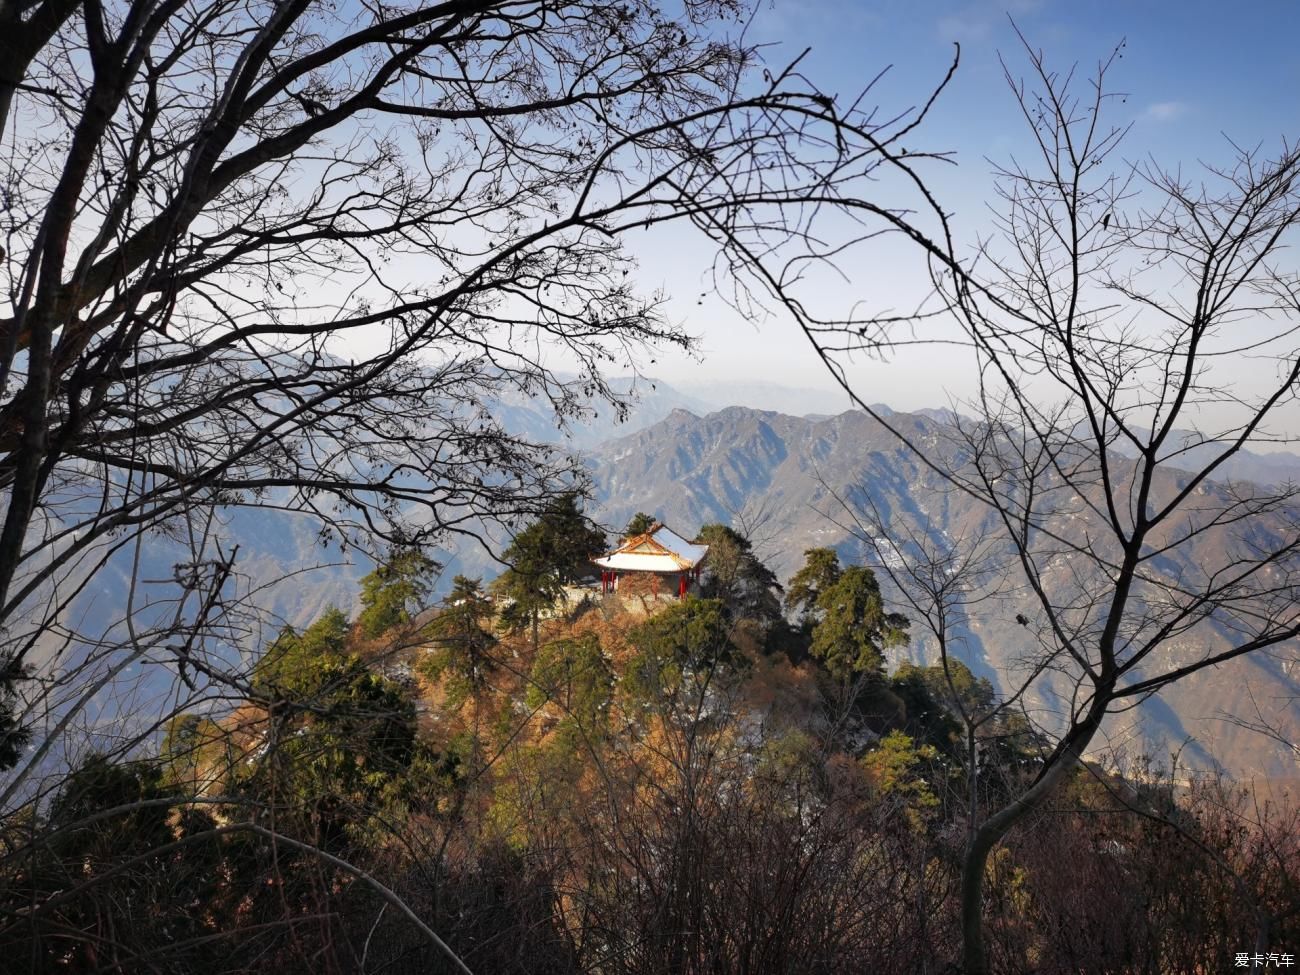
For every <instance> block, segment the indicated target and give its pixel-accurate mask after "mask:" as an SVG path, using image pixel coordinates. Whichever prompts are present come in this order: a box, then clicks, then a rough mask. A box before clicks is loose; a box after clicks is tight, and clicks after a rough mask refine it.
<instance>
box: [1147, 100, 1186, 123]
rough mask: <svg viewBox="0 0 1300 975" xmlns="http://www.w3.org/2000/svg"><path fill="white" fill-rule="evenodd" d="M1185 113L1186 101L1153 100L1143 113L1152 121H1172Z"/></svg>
mask: <svg viewBox="0 0 1300 975" xmlns="http://www.w3.org/2000/svg"><path fill="white" fill-rule="evenodd" d="M1186 114H1187V103H1186V102H1154V103H1152V104H1150V105H1148V106H1147V110H1146V112H1145V113H1144V115H1145V117H1146V118H1149V119H1151V121H1153V122H1172V121H1173V120H1174V119H1176V118H1181V117H1182V116H1184V115H1186Z"/></svg>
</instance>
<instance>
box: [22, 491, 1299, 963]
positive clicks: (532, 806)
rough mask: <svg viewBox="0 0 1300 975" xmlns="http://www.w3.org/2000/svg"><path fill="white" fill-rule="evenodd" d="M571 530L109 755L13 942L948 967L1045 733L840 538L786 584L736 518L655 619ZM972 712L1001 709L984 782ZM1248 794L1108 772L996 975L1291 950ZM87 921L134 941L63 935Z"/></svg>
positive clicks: (1042, 874)
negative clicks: (996, 831)
mask: <svg viewBox="0 0 1300 975" xmlns="http://www.w3.org/2000/svg"><path fill="white" fill-rule="evenodd" d="M567 504H569V505H571V504H572V502H571V501H570V502H567ZM573 510H574V509H573V508H572V507H568V508H566V507H565V506H564V505H561V506H560V507H558V508H556V509H554V511H553V512H552V513H551V514H548V515H546V516H544V517H543V518H542V519H541V520H540V521H539V522H537V523H535V524H534V525H533V526H532V527H530V528H529V530H528V531H526V532H524V533H522V534H521V536H520V538H521V539H534V538H535V541H521V542H519V543H518V544H517V545H516V547H515V549H514V550H513V551H512V552H511V553H508V554H509V555H510V556H511V557H512V559H513V561H514V568H513V569H512V570H511V572H510V573H507V574H506V575H505V576H503V577H502V578H501V579H499V580H498V581H497V582H496V583H495V584H493V585H489V586H484V585H483V584H482V583H481V582H480V580H478V579H471V578H465V577H463V576H461V577H457V578H456V579H455V581H454V585H453V587H452V588H451V590H450V592H449V593H448V594H447V595H446V596H445V597H444V598H442V599H440V600H437V601H436V602H434V604H433V605H432V606H430V608H428V609H427V610H425V609H422V607H423V606H424V605H425V604H426V603H428V602H430V601H431V600H432V599H433V597H432V589H431V586H432V582H433V579H434V576H435V571H436V570H435V566H434V565H433V564H432V563H431V562H429V561H428V560H427V559H425V558H423V557H422V556H419V555H417V554H415V553H399V554H395V555H394V557H393V558H392V559H391V560H390V561H389V562H387V563H385V564H384V565H381V566H380V567H379V568H378V569H377V570H376V571H374V572H373V573H371V574H370V575H368V576H367V577H366V578H365V579H364V580H362V586H361V589H360V593H359V601H358V607H359V611H358V613H357V615H356V616H355V618H349V615H348V614H347V613H345V612H342V611H340V610H338V609H334V608H331V609H329V610H327V611H326V612H324V613H322V614H321V615H320V616H319V617H318V618H317V619H316V620H314V621H313V622H312V623H311V624H310V625H309V626H306V627H304V628H302V629H296V628H292V627H285V628H284V629H283V630H282V631H281V632H280V633H279V634H278V635H277V636H275V637H274V639H272V640H270V641H269V642H268V644H267V645H266V647H265V648H264V652H263V654H262V656H261V659H260V661H259V662H258V663H257V665H256V667H255V668H254V669H253V671H252V676H251V682H250V684H249V686H248V692H247V694H248V696H247V699H246V700H244V701H243V702H237V703H235V706H233V707H227V708H225V709H224V710H213V709H209V710H205V711H191V710H186V711H180V712H178V713H176V714H175V715H174V716H173V717H171V718H170V719H169V721H168V722H167V724H166V727H165V729H164V734H163V736H162V738H161V739H160V741H159V744H158V747H157V748H156V749H153V750H145V751H144V752H138V753H136V754H135V755H133V756H132V757H130V758H122V757H118V758H110V757H102V756H88V757H86V758H85V759H84V760H83V761H82V762H81V763H80V766H79V767H78V768H77V769H76V771H75V772H74V773H73V774H72V775H71V776H70V777H69V778H68V779H67V781H66V782H65V783H64V784H63V786H62V787H61V789H60V791H59V793H58V794H57V795H56V796H54V797H53V800H52V802H51V803H50V805H49V807H48V811H47V812H44V813H42V814H41V816H42V819H43V820H46V821H45V822H43V823H42V826H43V827H44V830H43V836H45V837H47V838H46V839H43V840H42V841H41V842H39V843H32V842H30V841H29V840H27V839H25V834H24V832H23V830H22V829H21V828H20V827H19V824H11V828H10V829H8V830H7V831H6V833H5V838H4V841H5V847H6V851H7V855H6V857H5V860H4V864H5V865H4V875H3V880H4V883H3V889H4V894H3V895H2V896H3V905H2V909H3V912H4V916H5V917H6V918H8V921H7V923H5V924H4V925H3V926H2V927H0V943H2V944H3V949H4V951H5V952H6V954H8V955H9V956H10V957H23V958H28V959H31V960H32V965H33V970H42V971H44V970H50V971H55V970H64V969H68V970H79V971H84V970H93V969H95V968H98V967H105V966H107V967H110V968H112V967H115V966H116V967H123V966H125V967H138V968H139V969H141V970H159V971H161V970H166V971H186V972H195V973H199V972H214V973H215V972H226V971H236V970H240V971H242V970H252V969H254V968H257V969H262V970H270V969H274V968H281V969H295V970H297V969H302V968H304V967H311V968H312V969H313V970H315V971H340V972H343V971H355V970H362V971H385V972H397V973H403V972H410V973H415V972H422V973H423V972H441V971H448V972H450V971H464V970H466V968H468V970H470V971H474V972H503V973H508V972H517V973H521V975H523V973H557V975H559V973H579V972H584V973H585V972H590V973H610V975H614V973H627V975H632V973H645V975H650V973H658V972H663V971H665V970H671V971H678V972H700V973H703V972H737V973H739V972H765V973H767V972H770V973H782V972H785V973H791V975H793V973H796V972H809V971H812V972H824V973H832V972H842V971H848V970H858V971H872V972H881V973H892V972H897V973H904V972H906V973H911V972H915V971H919V970H937V969H938V968H940V967H941V965H942V963H943V959H944V958H946V957H948V956H950V955H951V954H952V953H953V952H954V951H955V950H957V947H956V944H955V943H954V941H953V932H954V931H955V928H956V911H957V886H958V883H957V880H958V865H959V861H960V856H959V853H960V850H961V847H962V845H963V842H964V827H963V824H964V823H965V822H966V821H967V819H968V817H969V814H970V810H971V808H972V807H974V808H983V807H985V806H986V805H991V804H995V803H997V802H999V801H1002V800H1003V799H1004V797H1005V796H1006V795H1009V794H1014V792H1015V790H1017V789H1018V788H1022V787H1023V784H1024V783H1025V782H1027V781H1029V780H1031V779H1032V778H1033V777H1034V776H1035V775H1036V774H1037V773H1038V770H1039V766H1040V761H1041V758H1042V756H1043V755H1044V754H1045V751H1044V750H1045V749H1046V748H1047V747H1048V743H1047V741H1046V739H1044V738H1043V737H1042V736H1041V735H1040V734H1039V733H1038V732H1036V731H1035V729H1034V726H1033V722H1031V721H1029V720H1027V717H1026V715H1025V713H1024V712H1023V711H1022V710H1020V709H1017V708H1014V707H1012V708H1009V709H1000V707H999V704H1000V702H999V701H998V697H997V691H996V690H995V688H994V687H993V686H992V685H991V684H990V682H989V681H988V680H986V679H984V678H981V677H978V676H977V675H976V674H974V673H972V672H971V671H970V670H968V669H967V668H965V667H964V666H963V665H961V664H960V663H958V662H956V661H953V662H950V663H949V665H948V667H947V668H946V669H945V668H944V667H942V666H928V667H925V666H916V665H913V664H910V663H906V662H904V663H898V664H895V663H892V662H891V660H890V658H896V657H897V653H896V652H897V651H898V650H899V649H900V648H903V647H905V646H906V645H907V642H908V640H909V630H910V621H909V620H908V619H907V618H906V617H905V616H903V615H901V614H899V613H897V612H896V611H895V608H893V607H891V606H890V605H889V604H888V602H887V601H886V600H885V599H884V598H883V597H882V594H881V592H880V588H879V586H878V583H877V580H876V578H875V576H874V574H873V573H872V572H871V571H870V570H869V569H866V568H863V567H861V566H857V565H852V564H848V563H843V562H841V561H840V559H839V558H838V557H837V555H836V553H835V552H834V550H832V549H829V548H814V549H812V550H809V551H808V552H806V553H801V556H802V557H801V565H800V566H799V568H798V571H796V572H795V573H794V574H793V577H792V578H791V579H790V582H789V585H787V586H785V587H781V586H780V585H778V584H777V581H776V577H775V575H774V574H773V573H772V572H771V570H770V569H769V568H768V567H767V566H766V565H764V564H763V562H762V560H761V559H760V558H759V557H758V556H757V555H756V554H755V552H754V550H753V548H752V546H751V545H750V544H749V542H748V541H747V540H746V539H744V538H743V537H742V536H740V535H738V534H736V533H735V532H733V531H731V530H730V529H728V528H725V527H724V526H721V525H716V524H715V525H711V526H705V527H704V529H703V530H702V531H701V533H700V537H701V539H702V540H706V541H707V542H708V543H709V544H710V550H709V559H710V561H709V563H708V565H709V571H708V572H707V573H706V574H705V576H704V578H703V580H702V581H701V584H700V586H699V588H698V590H696V591H692V593H691V594H689V595H687V596H686V597H685V598H683V599H680V600H679V599H676V598H671V597H670V598H665V599H662V600H658V599H652V600H647V599H646V598H644V597H636V596H630V595H628V596H625V595H622V594H620V593H602V592H601V591H600V590H599V589H596V588H592V589H585V590H584V589H582V588H581V587H576V588H575V587H574V585H573V584H572V582H573V580H575V579H576V578H578V577H580V576H581V575H583V574H585V572H586V568H585V566H584V564H583V562H584V559H583V556H582V554H581V553H582V552H583V551H584V548H583V546H584V545H588V546H589V545H590V544H592V541H593V538H592V537H591V536H590V535H589V534H584V533H587V532H588V531H589V530H588V529H586V528H584V527H583V525H582V522H581V520H576V521H575V520H574V518H573V517H572V512H573ZM645 523H646V522H645V521H641V522H639V524H640V525H641V526H644V524H645ZM596 537H597V538H598V536H596ZM538 552H548V553H551V554H550V555H549V556H547V557H545V558H542V557H539V556H538V555H537V554H536V553H538ZM530 553H531V554H530ZM566 586H567V588H566ZM562 593H567V595H564V594H562ZM961 715H988V716H989V717H990V720H989V721H988V723H986V724H984V725H982V726H981V728H980V731H979V735H978V742H977V743H976V747H977V748H978V751H979V756H980V761H979V763H978V766H977V769H978V772H977V777H975V775H974V774H973V773H972V770H971V767H970V766H969V765H967V764H965V762H964V755H965V750H966V747H967V743H966V742H965V741H964V739H963V727H964V725H963V721H962V720H961V718H960V716H961ZM177 794H182V795H188V796H190V797H191V798H190V799H188V800H186V801H183V802H177V801H176V800H175V799H174V798H173V797H174V796H175V795H177ZM1250 802H1251V799H1250V796H1249V794H1248V793H1246V792H1242V791H1238V790H1237V788H1236V787H1235V786H1233V785H1232V784H1231V783H1229V782H1226V781H1220V780H1216V779H1214V778H1212V777H1211V778H1206V779H1198V780H1196V781H1195V782H1194V783H1193V784H1192V786H1191V787H1190V788H1178V787H1176V786H1175V784H1174V783H1172V782H1170V781H1167V780H1165V779H1162V778H1161V776H1160V774H1159V771H1158V770H1157V769H1154V768H1151V767H1148V766H1146V765H1144V764H1143V763H1142V762H1141V761H1133V762H1131V763H1129V764H1127V765H1125V766H1124V767H1118V766H1114V765H1109V766H1106V765H1101V764H1095V763H1093V764H1088V765H1085V766H1083V767H1081V768H1079V769H1078V770H1077V771H1076V772H1075V773H1074V774H1073V775H1072V777H1071V779H1070V782H1069V784H1068V785H1067V786H1066V787H1065V788H1063V789H1062V790H1061V792H1060V794H1059V796H1058V797H1057V798H1056V800H1055V801H1054V802H1053V803H1052V804H1051V805H1050V806H1049V807H1048V808H1045V809H1042V810H1040V811H1039V812H1038V813H1036V814H1035V816H1034V818H1033V820H1032V822H1031V824H1030V826H1029V828H1027V829H1025V830H1022V831H1020V832H1019V833H1018V834H1017V836H1016V838H1015V840H1014V841H1013V842H1009V843H1008V844H1006V845H1005V846H1004V847H1003V848H1002V849H1001V850H1000V851H999V854H998V856H997V858H996V859H995V861H994V863H993V866H992V868H991V871H990V874H989V878H988V891H989V893H988V896H989V901H990V907H989V915H988V918H989V921H988V923H989V945H990V953H991V957H992V958H993V959H994V963H995V964H996V966H997V969H998V970H999V971H1008V972H1012V971H1016V972H1018V971H1026V972H1028V971H1067V970H1076V969H1078V967H1079V966H1080V965H1081V964H1085V965H1086V966H1089V970H1103V969H1106V970H1138V971H1141V970H1148V971H1162V972H1188V973H1191V972H1197V971H1203V970H1205V969H1207V968H1213V967H1214V966H1215V965H1217V964H1218V962H1219V960H1220V959H1222V958H1223V957H1225V956H1230V955H1231V953H1232V952H1233V951H1234V950H1235V949H1236V948H1237V947H1239V946H1240V942H1241V932H1242V931H1249V930H1252V929H1253V928H1254V926H1256V925H1258V924H1259V923H1260V918H1261V917H1266V918H1268V919H1270V920H1269V923H1270V924H1271V925H1272V927H1271V933H1272V936H1273V937H1275V938H1277V939H1279V940H1285V939H1287V938H1290V937H1293V936H1294V934H1295V933H1296V928H1295V924H1296V919H1297V917H1300V890H1296V889H1294V888H1293V887H1292V886H1291V885H1290V882H1289V879H1287V878H1291V877H1294V876H1295V875H1296V870H1297V869H1298V868H1300V842H1298V841H1297V837H1300V818H1297V817H1300V809H1297V808H1295V807H1293V806H1291V805H1289V804H1283V805H1281V806H1277V807H1272V808H1268V809H1266V810H1265V812H1264V813H1263V815H1262V818H1261V816H1260V815H1259V810H1258V808H1257V807H1252V806H1251V804H1250ZM264 840H265V841H266V842H262V841H264ZM1067 878H1068V882H1065V883H1063V881H1065V880H1067ZM1280 881H1281V882H1280ZM1080 884H1082V885H1085V888H1086V889H1087V891H1088V897H1087V900H1086V904H1083V905H1081V904H1080V901H1079V899H1078V896H1077V891H1078V890H1079V889H1080V888H1079V885H1080ZM30 903H41V904H42V909H41V910H40V911H39V912H35V913H28V912H27V911H26V909H25V905H27V904H30ZM413 919H418V921H415V920H413ZM85 930H91V931H96V932H104V934H102V935H98V936H97V937H95V938H94V939H93V940H81V939H78V938H70V937H66V936H65V932H73V931H85ZM217 933H220V934H221V936H222V938H223V943H224V944H225V945H226V946H227V947H226V948H225V949H224V950H223V951H222V952H221V953H220V954H219V955H217V954H214V953H213V952H212V951H211V949H210V942H211V939H212V936H213V935H215V934H217ZM106 935H107V936H106Z"/></svg>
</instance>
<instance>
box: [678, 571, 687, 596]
mask: <svg viewBox="0 0 1300 975" xmlns="http://www.w3.org/2000/svg"><path fill="white" fill-rule="evenodd" d="M685 595H686V573H685V572H683V573H682V575H681V579H680V580H679V581H678V583H677V596H678V598H681V597H682V596H685Z"/></svg>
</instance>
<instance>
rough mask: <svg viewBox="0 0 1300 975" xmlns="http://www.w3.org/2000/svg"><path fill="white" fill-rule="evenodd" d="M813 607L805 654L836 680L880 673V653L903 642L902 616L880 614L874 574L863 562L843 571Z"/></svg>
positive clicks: (881, 606)
mask: <svg viewBox="0 0 1300 975" xmlns="http://www.w3.org/2000/svg"><path fill="white" fill-rule="evenodd" d="M815 608H816V610H817V613H818V614H819V615H820V616H821V621H820V622H819V623H817V625H816V626H815V627H814V629H813V636H812V646H811V652H812V655H813V656H814V657H817V658H819V659H820V660H821V661H822V662H823V663H825V665H826V669H827V670H829V671H830V673H831V676H833V677H835V678H836V679H838V680H847V679H849V678H850V677H852V676H854V675H856V674H880V673H882V672H883V670H884V664H885V656H884V651H885V650H886V649H888V648H890V647H900V646H904V645H905V644H906V643H907V626H908V621H907V617H905V616H902V615H900V614H898V613H890V612H886V610H885V603H884V599H883V598H882V597H881V594H880V584H879V583H878V582H877V581H876V576H875V573H874V572H872V571H871V570H870V569H868V568H866V567H864V566H858V565H855V566H850V567H849V568H847V569H845V570H844V571H843V572H842V573H841V574H840V577H839V579H838V580H836V581H835V583H834V584H833V585H832V586H830V587H829V588H827V589H825V590H823V591H822V592H821V593H820V594H819V595H818V597H817V602H816V604H815Z"/></svg>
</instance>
